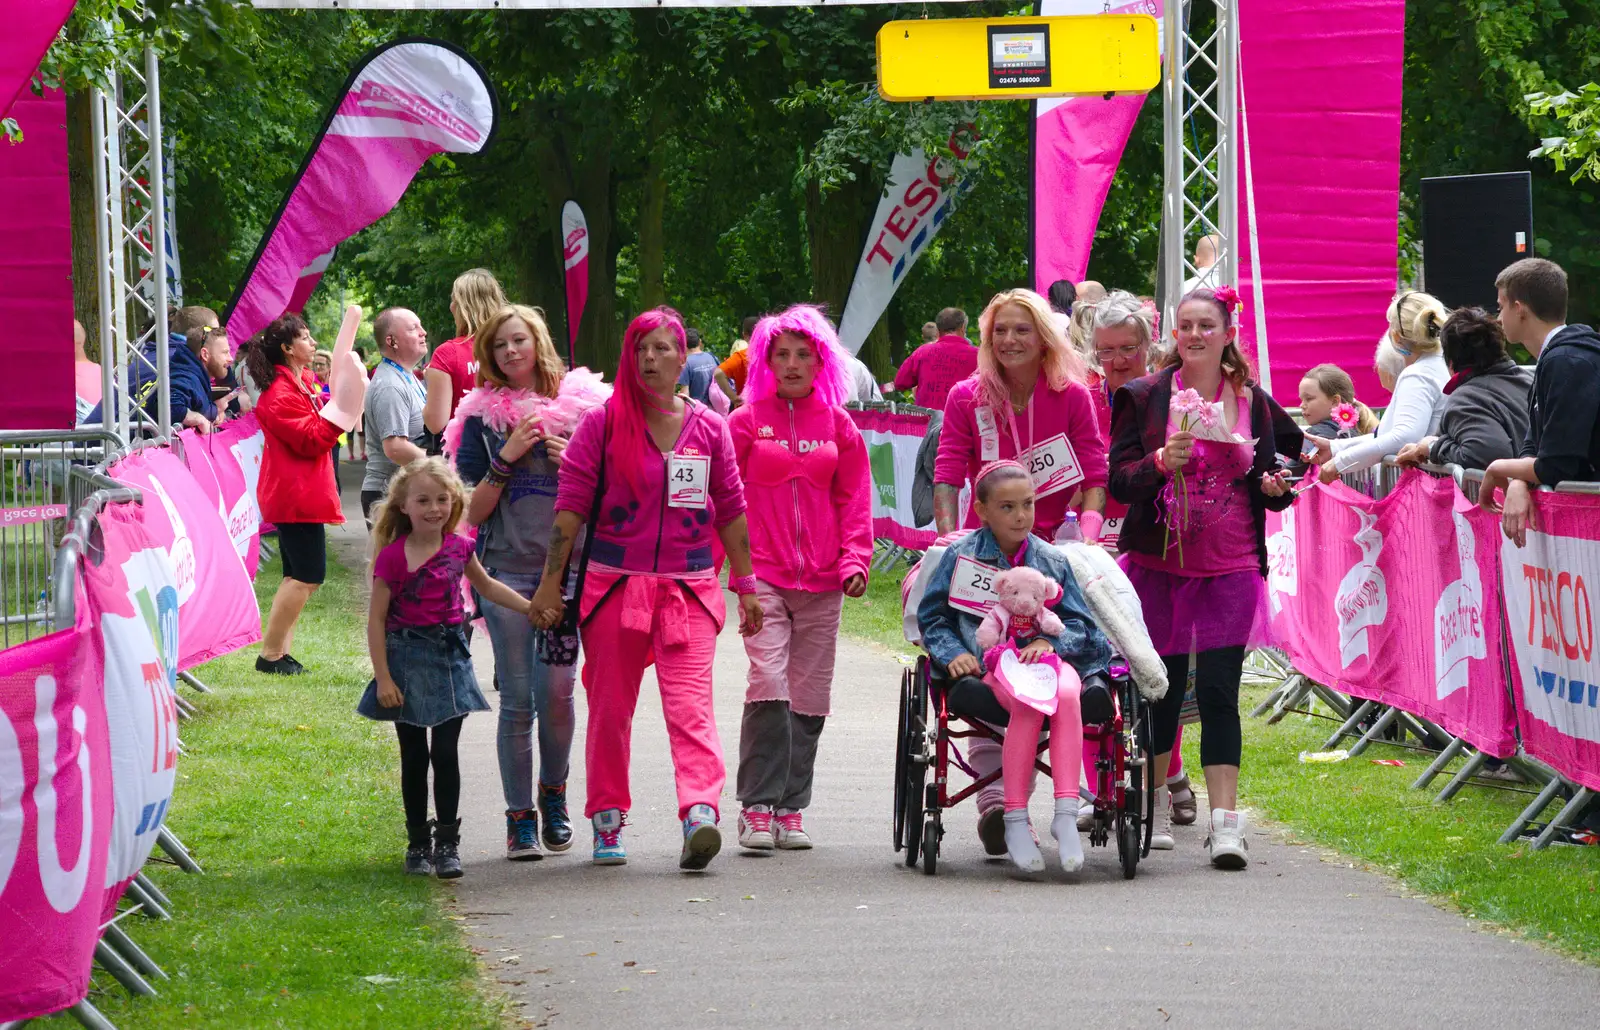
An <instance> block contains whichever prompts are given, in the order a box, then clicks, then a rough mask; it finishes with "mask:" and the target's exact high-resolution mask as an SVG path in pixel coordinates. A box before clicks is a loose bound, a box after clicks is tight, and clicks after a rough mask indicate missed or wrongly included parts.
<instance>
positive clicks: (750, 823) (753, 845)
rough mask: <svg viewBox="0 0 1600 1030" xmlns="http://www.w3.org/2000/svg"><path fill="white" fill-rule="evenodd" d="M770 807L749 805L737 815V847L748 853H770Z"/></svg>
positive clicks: (771, 842) (771, 840)
mask: <svg viewBox="0 0 1600 1030" xmlns="http://www.w3.org/2000/svg"><path fill="white" fill-rule="evenodd" d="M774 843H775V842H774V840H773V837H772V806H771V805H751V806H750V807H749V808H747V809H745V810H744V811H742V812H740V813H739V846H740V847H741V848H746V849H748V850H750V851H771V850H772V848H773V845H774Z"/></svg>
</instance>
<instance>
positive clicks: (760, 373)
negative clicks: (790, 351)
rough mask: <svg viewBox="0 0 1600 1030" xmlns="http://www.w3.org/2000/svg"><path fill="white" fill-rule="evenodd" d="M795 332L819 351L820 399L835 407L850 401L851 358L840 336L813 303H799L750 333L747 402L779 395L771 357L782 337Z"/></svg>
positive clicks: (746, 388)
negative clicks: (774, 347) (849, 363)
mask: <svg viewBox="0 0 1600 1030" xmlns="http://www.w3.org/2000/svg"><path fill="white" fill-rule="evenodd" d="M784 333H793V334H794V335H796V336H800V337H804V338H805V339H807V340H809V341H811V346H812V347H813V348H815V350H816V352H817V379H816V384H815V386H814V390H815V392H816V395H817V399H818V400H820V401H821V402H822V403H824V404H826V405H828V406H830V407H833V406H837V405H840V404H843V403H844V402H845V401H847V400H849V399H850V368H849V365H848V362H849V360H850V355H849V354H848V353H846V351H845V349H844V345H843V344H841V343H840V342H839V334H838V333H836V332H834V329H833V326H832V325H831V324H830V323H829V322H828V319H827V317H826V316H824V315H823V313H822V309H821V308H818V307H815V306H813V305H810V304H796V305H795V306H794V307H792V308H789V309H788V310H787V311H785V312H783V313H782V314H778V315H768V316H767V317H765V318H763V319H762V320H761V321H759V322H757V323H756V328H755V332H753V333H751V334H750V364H749V368H750V372H749V378H747V379H746V380H745V384H744V399H745V400H746V401H764V400H766V399H767V398H768V397H773V396H776V395H777V392H778V377H777V376H776V375H774V374H773V371H772V363H771V359H770V355H771V352H772V347H773V345H774V344H776V343H777V342H778V337H780V336H782V335H783V334H784Z"/></svg>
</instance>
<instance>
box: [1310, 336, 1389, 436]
mask: <svg viewBox="0 0 1600 1030" xmlns="http://www.w3.org/2000/svg"><path fill="white" fill-rule="evenodd" d="M1395 357H1396V358H1399V357H1400V355H1399V354H1396V355H1395ZM1389 388H1390V389H1393V385H1392V384H1391V386H1390V387H1389ZM1341 404H1349V405H1351V406H1353V407H1354V408H1355V409H1356V424H1355V427H1354V429H1355V431H1354V432H1351V431H1350V430H1348V429H1345V428H1343V427H1341V426H1340V425H1339V423H1338V422H1337V421H1336V420H1335V419H1334V417H1333V409H1334V408H1337V407H1338V406H1339V405H1341ZM1300 417H1301V418H1303V419H1305V422H1306V435H1307V436H1320V437H1322V438H1323V439H1324V440H1337V439H1339V438H1341V437H1342V436H1359V435H1361V434H1363V433H1372V432H1376V431H1377V428H1378V416H1376V415H1374V414H1373V413H1372V409H1371V408H1369V407H1367V406H1366V405H1365V404H1362V403H1361V402H1360V401H1358V400H1356V384H1355V383H1354V382H1353V381H1351V379H1350V375H1349V373H1347V372H1345V370H1344V369H1342V368H1340V367H1339V366H1338V365H1317V366H1316V367H1315V368H1312V369H1310V370H1309V371H1307V372H1306V374H1305V377H1304V378H1303V379H1301V380H1300Z"/></svg>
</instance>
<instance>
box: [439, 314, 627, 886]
mask: <svg viewBox="0 0 1600 1030" xmlns="http://www.w3.org/2000/svg"><path fill="white" fill-rule="evenodd" d="M472 342H473V352H474V354H475V355H476V357H477V362H478V369H479V373H480V374H481V375H482V377H483V385H482V386H480V387H478V388H477V389H475V390H473V391H472V392H471V393H469V394H467V395H466V397H465V398H463V399H462V401H461V404H460V405H459V406H458V407H457V409H456V415H455V418H453V419H452V420H451V421H450V425H449V426H448V428H446V429H445V434H444V435H445V440H444V448H445V453H446V454H448V455H449V456H450V457H451V458H452V459H453V460H454V462H455V465H456V467H457V468H458V469H460V471H461V476H462V478H463V479H464V480H465V481H466V482H468V483H471V484H474V486H473V489H472V496H471V499H470V500H469V502H468V504H467V512H466V521H467V522H468V523H470V524H472V525H475V526H477V527H478V546H477V554H478V557H479V559H480V560H481V561H482V562H483V565H484V567H485V568H486V569H488V570H489V575H490V576H492V577H494V578H495V579H497V580H499V581H500V582H502V583H504V584H506V586H508V587H510V588H511V589H512V590H514V591H516V592H517V593H518V594H519V595H520V596H522V597H532V596H533V593H534V591H535V590H537V589H538V587H539V584H540V582H541V581H542V580H543V573H544V567H545V558H546V552H547V551H548V549H549V544H550V529H551V526H552V525H553V524H554V523H555V500H556V480H557V470H558V469H559V468H560V466H561V455H562V452H563V451H565V450H566V446H567V440H568V438H570V437H571V435H572V431H573V430H574V429H575V428H576V427H577V424H578V417H579V416H580V415H582V414H583V413H584V412H585V411H587V410H589V409H590V408H592V407H595V406H597V405H599V404H601V403H603V402H604V401H605V399H606V397H607V396H609V394H610V391H609V389H607V388H606V387H605V385H604V384H603V383H601V381H600V377H599V376H597V375H595V374H594V373H593V372H590V371H589V370H588V369H584V368H576V369H573V370H572V371H571V372H568V371H566V369H565V366H563V364H562V362H561V357H560V355H558V354H557V353H556V348H555V343H554V342H553V341H552V340H551V339H550V329H549V327H548V326H547V325H546V324H545V320H544V314H543V313H542V312H541V311H539V309H538V308H530V307H525V306H523V305H521V304H507V305H503V306H502V307H501V308H500V309H499V310H498V311H495V312H492V313H491V314H490V315H489V316H488V317H486V318H485V319H483V320H482V322H481V323H480V324H479V325H478V329H477V333H476V335H475V336H474V338H473V341H472ZM561 586H562V587H563V588H565V586H566V584H565V583H564V582H563V583H562V584H561ZM478 611H479V612H480V613H481V614H482V615H483V620H484V624H485V625H486V626H487V627H488V630H489V642H490V644H491V645H493V648H494V666H495V672H496V674H497V675H498V677H499V681H500V730H499V737H498V749H499V754H500V785H501V788H502V789H503V790H504V792H505V801H506V857H507V858H510V859H515V860H522V859H537V858H539V857H540V850H539V840H540V834H539V813H541V812H542V813H543V815H544V837H543V839H544V846H545V847H546V848H547V849H549V850H550V851H565V850H567V849H568V848H569V847H571V846H572V827H571V825H570V821H569V819H568V817H567V800H566V799H567V794H566V790H567V764H568V763H567V760H568V757H569V756H570V754H571V752H572V733H573V726H574V721H575V717H574V714H573V708H572V691H573V682H574V678H575V677H574V670H575V668H576V667H575V666H574V665H572V664H570V663H569V664H566V665H560V664H555V663H553V662H551V661H547V660H546V658H547V656H545V655H541V654H540V653H539V648H538V647H536V646H535V644H536V641H535V638H534V634H533V627H532V626H531V625H529V623H528V619H527V617H526V616H525V615H524V614H523V613H522V612H521V611H517V610H515V609H512V608H508V607H506V606H504V605H502V604H499V603H497V602H495V601H493V600H491V599H490V598H488V597H485V596H482V595H480V597H479V599H478ZM536 719H537V721H538V723H539V790H538V799H537V803H538V807H537V809H535V798H534V790H533V724H534V721H535V720H536Z"/></svg>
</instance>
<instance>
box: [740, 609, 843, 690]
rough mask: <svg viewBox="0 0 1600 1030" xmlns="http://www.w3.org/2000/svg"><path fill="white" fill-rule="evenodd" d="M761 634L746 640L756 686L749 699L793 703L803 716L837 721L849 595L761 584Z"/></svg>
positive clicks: (751, 681) (751, 678)
mask: <svg viewBox="0 0 1600 1030" xmlns="http://www.w3.org/2000/svg"><path fill="white" fill-rule="evenodd" d="M756 599H757V600H758V601H760V602H761V615H762V621H761V632H759V633H756V634H755V635H753V636H748V637H745V638H744V651H745V654H746V655H748V656H749V658H750V685H749V687H748V688H747V689H746V690H745V695H744V699H745V701H746V702H747V703H748V702H754V701H787V702H789V710H790V711H793V712H796V713H798V714H800V715H831V714H833V713H832V695H833V661H834V655H835V653H836V652H837V650H838V646H839V621H840V617H841V615H842V614H843V610H844V593H843V592H842V591H838V590H832V591H829V592H827V593H812V592H811V591H809V590H785V589H784V588H783V587H775V586H773V585H772V584H771V583H768V582H767V581H766V580H761V579H758V580H756Z"/></svg>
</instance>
